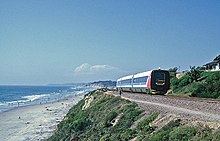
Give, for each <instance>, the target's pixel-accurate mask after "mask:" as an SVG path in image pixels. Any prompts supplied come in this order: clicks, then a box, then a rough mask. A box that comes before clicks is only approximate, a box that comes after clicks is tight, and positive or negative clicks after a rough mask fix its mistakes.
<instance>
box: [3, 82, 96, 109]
mask: <svg viewBox="0 0 220 141" xmlns="http://www.w3.org/2000/svg"><path fill="white" fill-rule="evenodd" d="M92 90H93V89H92V88H84V87H74V86H0V112H3V111H7V110H10V109H13V108H16V107H20V106H27V105H34V104H42V103H47V102H54V101H58V100H62V99H66V98H68V97H70V96H74V95H80V94H85V93H87V92H89V91H92Z"/></svg>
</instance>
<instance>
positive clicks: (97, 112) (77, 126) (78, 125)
mask: <svg viewBox="0 0 220 141" xmlns="http://www.w3.org/2000/svg"><path fill="white" fill-rule="evenodd" d="M86 97H87V98H84V99H83V100H81V101H80V102H79V103H78V104H77V105H75V106H74V107H72V108H71V109H70V110H69V112H68V114H67V115H66V117H65V118H64V120H63V121H62V122H61V123H60V124H59V125H58V129H57V130H56V131H55V133H54V134H53V135H52V136H51V137H50V138H49V139H48V141H59V140H62V141H70V140H82V141H88V140H91V141H93V140H99V141H117V140H120V141H128V140H131V139H134V138H136V140H146V141H177V140H178V141H185V140H194V141H200V140H204V141H205V140H215V139H219V138H220V131H211V130H210V129H208V128H198V127H197V128H196V127H190V126H186V125H182V124H180V120H175V121H171V122H169V123H168V124H167V125H165V126H164V127H162V128H161V129H158V130H157V127H154V126H153V125H151V124H150V123H152V122H153V121H154V120H155V119H156V118H157V117H158V115H159V113H152V114H151V115H149V116H146V118H141V117H143V115H144V112H143V111H142V110H141V109H140V108H138V106H137V104H135V103H132V102H130V101H127V100H123V99H121V98H120V97H115V96H111V95H108V94H105V93H104V91H103V90H96V91H93V92H91V93H89V94H88V95H87V96H86ZM88 97H93V101H91V103H90V106H89V107H88V108H86V109H84V110H82V107H83V106H84V105H85V104H88ZM140 119H142V120H140ZM131 126H133V127H132V128H131Z"/></svg>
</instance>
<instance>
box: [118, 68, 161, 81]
mask: <svg viewBox="0 0 220 141" xmlns="http://www.w3.org/2000/svg"><path fill="white" fill-rule="evenodd" d="M152 71H156V70H150V71H145V72H140V73H136V74H132V75H127V76H124V77H121V78H119V79H117V81H121V80H126V79H132V78H138V77H143V76H150V74H151V73H152ZM160 71H165V70H160Z"/></svg>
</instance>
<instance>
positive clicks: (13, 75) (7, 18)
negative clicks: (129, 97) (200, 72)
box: [0, 0, 220, 85]
mask: <svg viewBox="0 0 220 141" xmlns="http://www.w3.org/2000/svg"><path fill="white" fill-rule="evenodd" d="M0 54H1V55H0V84H31V85H41V84H48V83H65V82H88V81H95V80H108V79H112V80H114V79H116V78H118V77H120V76H122V75H127V74H130V73H134V72H141V71H146V70H149V69H157V68H159V67H161V69H169V68H172V67H175V66H177V67H178V66H180V69H181V70H185V69H189V66H190V65H191V66H194V65H195V66H198V65H203V64H205V63H207V62H209V61H211V60H213V59H214V58H215V57H216V56H217V55H218V54H220V1H219V0H211V1H208V0H0Z"/></svg>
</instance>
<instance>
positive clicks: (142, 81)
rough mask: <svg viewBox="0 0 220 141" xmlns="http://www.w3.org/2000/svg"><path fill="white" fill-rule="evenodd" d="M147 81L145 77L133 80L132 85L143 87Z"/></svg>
mask: <svg viewBox="0 0 220 141" xmlns="http://www.w3.org/2000/svg"><path fill="white" fill-rule="evenodd" d="M147 79H148V77H147V76H144V77H138V78H134V79H133V84H134V85H144V84H146V82H147Z"/></svg>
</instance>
